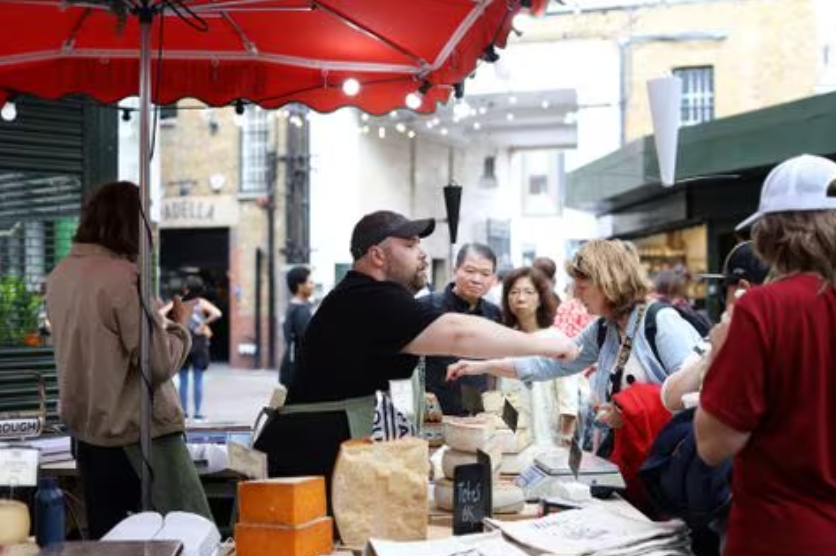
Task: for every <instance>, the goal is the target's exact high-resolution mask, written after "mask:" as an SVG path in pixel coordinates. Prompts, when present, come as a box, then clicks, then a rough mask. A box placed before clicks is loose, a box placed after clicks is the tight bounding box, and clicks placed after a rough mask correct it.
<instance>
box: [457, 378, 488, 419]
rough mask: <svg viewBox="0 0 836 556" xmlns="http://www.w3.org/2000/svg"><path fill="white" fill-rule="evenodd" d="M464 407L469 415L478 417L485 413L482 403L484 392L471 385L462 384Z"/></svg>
mask: <svg viewBox="0 0 836 556" xmlns="http://www.w3.org/2000/svg"><path fill="white" fill-rule="evenodd" d="M462 407H463V408H464V410H465V411H467V413H468V414H469V415H478V414H479V413H484V412H485V406H484V404H483V403H482V392H480V391H479V389H478V388H477V387H475V386H472V385H470V384H462Z"/></svg>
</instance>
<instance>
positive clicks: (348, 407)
mask: <svg viewBox="0 0 836 556" xmlns="http://www.w3.org/2000/svg"><path fill="white" fill-rule="evenodd" d="M374 406H375V396H374V395H371V396H363V397H361V398H348V399H346V400H337V401H333V402H311V403H300V404H293V405H283V406H282V407H280V408H278V409H277V410H276V411H277V412H278V413H279V414H280V415H293V414H295V413H328V412H334V411H344V412H345V415H346V417H347V418H348V432H349V434H350V435H351V438H364V437H366V436H371V434H372V425H374Z"/></svg>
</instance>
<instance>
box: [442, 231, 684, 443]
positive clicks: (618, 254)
mask: <svg viewBox="0 0 836 556" xmlns="http://www.w3.org/2000/svg"><path fill="white" fill-rule="evenodd" d="M566 269H567V272H568V273H569V275H570V276H571V277H572V278H573V280H574V284H575V295H576V296H577V298H578V299H579V300H580V301H581V302H582V303H583V304H584V305H585V306H586V308H587V310H588V311H589V312H590V313H592V314H595V315H599V317H600V318H598V319H596V320H595V321H593V322H592V323H590V324H589V325H588V326H587V327H586V328H585V329H584V330H583V332H581V333H580V335H578V336H577V337H576V338H574V340H575V342H576V344H577V345H578V346H579V347H580V348H581V353H580V355H579V356H578V357H577V358H576V359H575V360H573V361H558V360H555V359H549V358H543V357H529V358H515V359H495V360H491V361H460V362H458V363H455V364H454V365H451V366H450V368H449V369H448V377H449V378H451V379H455V378H457V377H459V376H461V375H471V374H484V373H489V374H493V375H495V376H500V377H510V378H519V379H521V380H523V381H524V382H531V381H540V380H550V379H553V378H558V377H562V376H567V375H572V374H575V373H579V372H581V371H583V370H584V369H586V368H587V367H589V366H590V365H593V364H597V365H598V370H597V371H596V372H595V373H594V374H593V375H592V378H591V386H592V402H593V405H597V406H598V407H599V411H598V415H597V419H598V420H599V421H600V423H601V425H602V426H603V427H605V428H613V429H617V428H620V427H621V426H623V424H624V423H623V420H622V418H621V414H620V411H619V409H618V408H617V407H615V406H614V405H612V403H611V402H612V397H613V395H615V394H617V393H618V392H620V391H621V390H622V389H626V388H628V387H629V386H631V385H633V384H642V383H645V384H647V383H649V384H654V385H661V384H662V382H664V380H665V378H667V377H668V376H670V375H671V374H673V373H675V372H676V371H678V370H679V369H680V367H681V366H682V364H683V362H684V361H685V360H686V358H687V357H688V356H689V355H690V354H691V352H692V350H693V347H694V346H695V345H696V344H697V343H698V342H699V340H700V335H699V334H698V333H697V331H696V330H694V328H693V327H692V326H691V325H690V324H689V323H688V322H687V321H685V320H684V319H683V318H682V317H681V316H680V314H679V313H678V312H677V311H676V310H675V309H673V308H672V307H669V306H666V305H656V307H653V305H654V304H655V303H656V302H654V301H648V300H647V296H648V292H649V291H650V284H649V281H648V279H647V273H646V272H645V270H644V268H643V266H642V264H641V262H640V260H639V256H638V253H637V252H636V249H635V247H633V245H632V244H630V243H628V242H625V241H620V240H608V239H595V240H592V241H589V242H588V243H586V244H584V245H583V246H581V248H580V249H579V250H578V252H577V254H576V255H575V256H574V257H573V258H572V260H571V261H569V262H568V263H567V265H566ZM649 315H652V318H653V319H654V320H653V321H648V320H646V317H648V316H649ZM647 322H650V323H651V324H654V325H655V326H651V327H648V325H647V324H646V323H647ZM648 329H652V330H655V334H652V337H650V336H648V335H647V331H648Z"/></svg>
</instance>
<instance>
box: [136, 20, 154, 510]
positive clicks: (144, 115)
mask: <svg viewBox="0 0 836 556" xmlns="http://www.w3.org/2000/svg"><path fill="white" fill-rule="evenodd" d="M153 19H154V13H153V11H152V9H151V8H150V7H149V6H148V5H147V4H146V5H145V6H143V7H142V8H141V9H140V12H139V21H140V37H141V38H140V53H139V196H140V200H141V203H142V214H140V216H139V260H138V261H137V265H138V267H139V291H140V295H141V299H140V308H139V310H140V316H139V323H140V326H139V368H140V372H141V374H142V378H141V381H140V385H139V418H140V421H139V425H140V432H139V447H140V453H141V454H142V462H141V469H140V481H141V484H142V496H141V503H142V509H143V510H144V511H148V510H151V509H152V502H151V369H150V368H149V348H150V339H151V323H150V321H149V317H148V315H146V313H145V311H146V309H147V310H151V238H149V237H148V229H147V226H149V224H148V223H147V222H146V221H145V218H150V216H149V215H150V211H149V206H150V203H149V198H150V194H149V192H150V181H151V158H150V157H151V23H152V21H153Z"/></svg>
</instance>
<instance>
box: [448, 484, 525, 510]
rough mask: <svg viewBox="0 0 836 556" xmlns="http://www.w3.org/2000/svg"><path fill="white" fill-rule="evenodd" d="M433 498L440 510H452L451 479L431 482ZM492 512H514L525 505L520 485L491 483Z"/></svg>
mask: <svg viewBox="0 0 836 556" xmlns="http://www.w3.org/2000/svg"><path fill="white" fill-rule="evenodd" d="M433 499H434V500H435V505H436V507H437V508H438V509H440V510H445V511H448V512H452V511H453V481H451V480H449V479H440V480H438V481H435V483H434V484H433ZM492 501H493V513H495V514H515V513H518V512H520V511H522V509H523V507H525V496H524V494H523V491H522V489H521V488H520V487H518V486H516V485H514V484H513V483H508V482H496V481H495V482H494V484H493V494H492Z"/></svg>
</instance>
